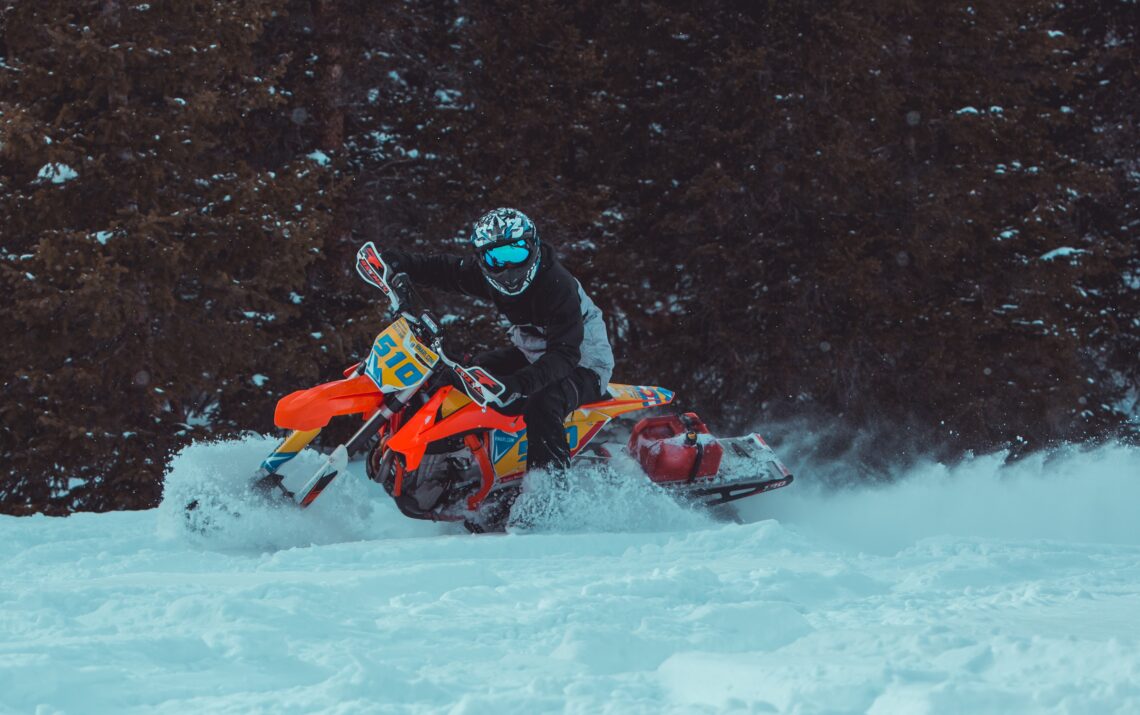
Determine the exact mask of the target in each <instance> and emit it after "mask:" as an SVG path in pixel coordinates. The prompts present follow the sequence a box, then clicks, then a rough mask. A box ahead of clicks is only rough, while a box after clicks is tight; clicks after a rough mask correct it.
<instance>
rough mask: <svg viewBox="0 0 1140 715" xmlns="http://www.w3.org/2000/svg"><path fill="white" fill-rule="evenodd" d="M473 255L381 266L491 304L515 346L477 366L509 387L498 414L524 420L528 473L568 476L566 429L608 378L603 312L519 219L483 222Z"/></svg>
mask: <svg viewBox="0 0 1140 715" xmlns="http://www.w3.org/2000/svg"><path fill="white" fill-rule="evenodd" d="M471 245H472V247H473V248H474V254H475V255H474V257H459V256H451V255H424V254H416V253H406V252H404V251H400V250H394V249H389V250H385V251H384V252H383V253H382V254H381V258H382V259H383V260H384V262H385V263H387V264H389V265H390V266H391V267H392V268H393V269H394V270H397V271H402V272H405V273H407V274H408V275H409V276H410V277H411V278H412V280H413V281H415V282H416V283H420V284H423V285H429V286H435V287H437V288H440V289H443V290H452V291H459V292H463V293H467V294H469V295H473V296H477V297H479V298H487V299H490V300H491V301H493V302H494V303H495V306H496V307H497V308H498V309H499V311H500V312H501V313H502V314H503V315H505V316H506V318H507V320H508V321H510V324H511V326H510V329H509V331H508V333H509V335H510V338H511V342H512V343H514V346H513V347H509V348H501V349H498V350H491V351H488V352H485V353H482V354H481V355H478V356H476V358H475V361H474V362H475V364H476V365H478V366H480V367H482V368H484V369H486V370H488V371H489V372H491V373H492V374H493V375H495V377H497V378H498V380H499V381H500V382H502V383H503V385H504V386H505V387H506V391H505V392H504V393H503V395H504V398H503V402H504V405H503V406H501V407H498V408H497V409H498V410H499V411H500V412H502V413H503V414H507V415H520V414H521V415H523V418H524V419H525V420H526V426H527V441H528V443H529V444H528V446H527V468H528V469H538V468H545V469H550V468H556V469H562V468H565V467H566V466H567V465H568V464H569V463H570V446H569V445H568V444H567V442H566V435H565V433H564V430H563V426H562V423H563V420H565V419H566V416H567V415H568V414H570V413H571V412H573V411H574V409H575V408H577V407H578V406H579V405H582V404H585V403H588V402H595V401H597V400H599V399H601V398H602V395H603V394H605V391H606V386H607V385H608V383H609V379H610V375H611V374H612V373H613V369H614V355H613V350H612V348H611V347H610V342H609V338H608V337H607V336H606V325H605V322H604V321H603V320H602V311H601V310H599V309H598V307H597V306H596V305H594V302H593V301H592V300H590V297H589V296H588V295H586V292H585V291H584V290H583V289H582V285H581V284H580V283H579V282H578V280H577V279H575V278H574V276H572V275H570V272H569V271H567V270H566V268H565V267H563V265H562V264H561V263H560V262H559V261H558V258H557V256H556V255H555V254H554V250H553V249H552V248H551V247H550V245H549V244H547V243H545V242H542V241H540V240H539V238H538V229H537V228H536V227H535V225H534V222H533V221H531V220H530V219H529V218H528V217H527V216H526V214H524V213H522V212H521V211H518V210H516V209H508V208H499V209H495V210H494V211H491V212H489V213H487V214H485V215H484V216H483V217H482V218H480V219H479V220H478V221H476V222H475V226H474V230H473V231H472V234H471Z"/></svg>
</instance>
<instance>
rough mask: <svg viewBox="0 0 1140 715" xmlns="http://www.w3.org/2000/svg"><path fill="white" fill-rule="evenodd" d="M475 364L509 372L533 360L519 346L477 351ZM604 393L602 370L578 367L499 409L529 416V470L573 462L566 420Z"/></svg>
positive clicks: (506, 413) (497, 373)
mask: <svg viewBox="0 0 1140 715" xmlns="http://www.w3.org/2000/svg"><path fill="white" fill-rule="evenodd" d="M474 364H476V365H478V366H480V367H483V368H486V369H487V370H490V371H491V373H492V374H496V375H509V374H511V373H513V372H515V371H517V370H521V369H522V368H524V367H526V366H527V365H529V364H530V363H529V362H528V361H527V359H526V356H525V355H523V354H522V351H521V350H519V349H518V348H502V349H499V350H490V351H488V352H485V353H481V354H479V355H477V356H476V357H475V360H474ZM601 397H602V390H601V386H600V385H599V384H598V374H597V373H596V372H594V371H593V370H589V369H587V368H584V367H577V368H574V372H572V373H570V374H569V375H568V376H566V377H564V378H562V379H561V380H558V381H557V382H553V383H551V384H549V385H547V386H546V387H543V388H542V389H541V390H539V391H538V392H535V393H533V394H531V395H527V396H526V397H524V398H520V399H518V400H515V401H514V402H511V403H510V404H508V405H506V406H504V407H500V408H498V410H499V412H502V413H503V414H505V415H511V416H514V415H522V416H523V419H525V420H526V436H527V457H526V465H527V469H528V470H529V469H542V468H551V467H554V468H564V467H567V466H569V464H570V445H569V444H568V443H567V442H566V432H565V430H564V428H563V426H562V423H563V421H564V420H565V419H566V416H567V415H569V414H570V413H571V412H573V411H574V410H575V409H577V408H578V407H579V406H580V405H584V404H586V403H588V402H597V401H598V400H600V399H601Z"/></svg>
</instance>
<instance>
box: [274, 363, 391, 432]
mask: <svg viewBox="0 0 1140 715" xmlns="http://www.w3.org/2000/svg"><path fill="white" fill-rule="evenodd" d="M383 402H384V395H383V393H381V392H380V390H378V389H376V383H374V382H372V380H370V379H369V378H368V377H366V376H364V375H358V376H357V377H350V378H348V379H346V380H335V381H333V382H326V383H325V384H323V385H317V386H316V387H310V388H309V389H307V390H298V391H297V392H294V393H292V394H289V395H286V396H285V397H282V398H281V400H280V401H279V402H278V403H277V409H276V410H275V411H274V413H273V422H274V424H276V425H277V426H278V427H283V428H285V429H292V430H314V429H320V428H322V427H324V426H325V425H327V424H328V423H329V420H330V419H332V418H333V417H337V416H339V415H352V414H357V413H363V414H364V415H370V414H372V413H373V412H375V411H376V410H378V409H380V405H381V404H383Z"/></svg>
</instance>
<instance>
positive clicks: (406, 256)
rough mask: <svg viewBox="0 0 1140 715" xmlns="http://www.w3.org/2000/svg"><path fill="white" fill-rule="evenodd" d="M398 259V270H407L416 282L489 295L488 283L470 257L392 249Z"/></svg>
mask: <svg viewBox="0 0 1140 715" xmlns="http://www.w3.org/2000/svg"><path fill="white" fill-rule="evenodd" d="M392 253H393V254H394V255H395V256H396V257H397V258H398V261H399V265H398V266H397V268H398V270H400V271H403V272H404V273H407V274H408V276H410V277H411V279H412V281H413V282H414V283H416V284H417V285H421V286H430V287H432V288H439V289H441V290H448V291H455V292H459V293H466V294H468V295H473V296H476V297H478V298H490V297H491V294H490V286H488V285H487V281H486V280H484V279H483V272H482V271H480V270H479V266H477V265H475V263H474V261H472V260H471V259H470V258H461V257H459V256H452V255H448V254H430V255H429V254H425V253H404V252H403V251H393V252H392Z"/></svg>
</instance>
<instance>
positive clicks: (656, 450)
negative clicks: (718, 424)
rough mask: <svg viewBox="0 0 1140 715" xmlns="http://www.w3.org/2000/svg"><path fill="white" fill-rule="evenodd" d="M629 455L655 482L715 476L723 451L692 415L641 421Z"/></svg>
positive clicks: (631, 442) (685, 480)
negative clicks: (635, 459)
mask: <svg viewBox="0 0 1140 715" xmlns="http://www.w3.org/2000/svg"><path fill="white" fill-rule="evenodd" d="M629 452H630V454H632V455H633V456H634V457H635V458H637V461H638V462H640V463H641V468H642V469H644V470H645V473H646V474H648V475H649V478H650V479H652V480H653V481H655V482H688V481H692V480H694V479H707V478H709V477H713V476H716V473H717V470H719V469H720V460H721V457H723V456H724V448H723V447H721V446H720V444H719V443H717V441H716V438H715V437H713V436H712V435H711V434H710V433H709V430H708V427H705V423H704V422H701V419H700V418H699V417H697V415H696V414H694V413H692V412H686V413H685V414H683V415H667V416H665V417H647V418H645V419H643V420H641V421H640V422H638V423H637V424H636V425H634V427H633V433H632V434H631V435H630V436H629Z"/></svg>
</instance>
